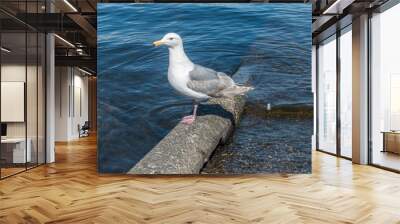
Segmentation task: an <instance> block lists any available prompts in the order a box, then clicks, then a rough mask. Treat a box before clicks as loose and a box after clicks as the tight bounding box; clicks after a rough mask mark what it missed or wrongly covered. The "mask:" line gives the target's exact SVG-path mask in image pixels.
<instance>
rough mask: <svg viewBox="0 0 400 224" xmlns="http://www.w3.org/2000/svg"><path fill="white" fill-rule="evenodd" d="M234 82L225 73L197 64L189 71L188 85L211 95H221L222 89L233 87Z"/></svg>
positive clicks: (194, 89) (192, 88)
mask: <svg viewBox="0 0 400 224" xmlns="http://www.w3.org/2000/svg"><path fill="white" fill-rule="evenodd" d="M233 84H234V82H233V80H232V79H231V78H230V77H229V76H227V75H226V74H225V73H222V72H216V71H214V70H212V69H209V68H206V67H203V66H201V65H196V64H195V65H194V68H193V70H192V71H190V72H189V82H188V83H187V87H188V88H189V89H191V90H193V91H196V92H200V93H204V94H206V95H208V96H211V97H219V96H220V94H219V92H220V91H222V90H224V89H226V88H228V87H231V86H232V85H233Z"/></svg>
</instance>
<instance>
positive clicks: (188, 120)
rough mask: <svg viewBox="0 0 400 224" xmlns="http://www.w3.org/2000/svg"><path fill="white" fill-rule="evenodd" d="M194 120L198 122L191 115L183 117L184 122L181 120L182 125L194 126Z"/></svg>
mask: <svg viewBox="0 0 400 224" xmlns="http://www.w3.org/2000/svg"><path fill="white" fill-rule="evenodd" d="M194 120H196V116H194V115H189V116H185V117H183V118H182V120H181V123H184V124H192V123H193V122H194Z"/></svg>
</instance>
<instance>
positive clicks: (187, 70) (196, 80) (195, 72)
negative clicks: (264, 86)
mask: <svg viewBox="0 0 400 224" xmlns="http://www.w3.org/2000/svg"><path fill="white" fill-rule="evenodd" d="M153 44H154V45H155V46H160V45H165V46H167V47H168V50H169V66H168V81H169V83H170V84H171V85H172V87H173V88H174V89H176V90H177V91H178V92H179V93H181V94H183V95H185V96H188V97H190V98H192V99H193V114H192V115H190V116H185V117H184V118H183V119H182V121H181V122H182V123H184V124H192V123H193V122H194V121H195V119H196V113H197V107H198V105H199V103H200V102H201V101H205V100H207V99H209V98H211V97H215V98H220V97H228V98H232V97H234V96H236V95H243V94H245V93H246V92H248V91H250V90H252V89H253V87H248V86H240V85H237V84H235V82H234V81H233V80H232V78H231V77H229V76H228V75H226V74H225V73H223V72H217V71H214V70H212V69H210V68H206V67H203V66H201V65H197V64H194V63H193V62H192V61H190V59H189V58H188V56H186V54H185V51H184V49H183V41H182V38H181V37H180V36H179V35H178V34H176V33H168V34H166V35H165V36H164V37H163V38H162V39H161V40H158V41H155V42H153Z"/></svg>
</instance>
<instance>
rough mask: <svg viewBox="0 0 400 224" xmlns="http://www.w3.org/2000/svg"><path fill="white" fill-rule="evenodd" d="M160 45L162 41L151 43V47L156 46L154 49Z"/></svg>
mask: <svg viewBox="0 0 400 224" xmlns="http://www.w3.org/2000/svg"><path fill="white" fill-rule="evenodd" d="M162 44H164V42H163V41H162V40H157V41H154V42H153V45H154V46H156V47H158V46H160V45H162Z"/></svg>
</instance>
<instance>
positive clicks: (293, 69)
mask: <svg viewBox="0 0 400 224" xmlns="http://www.w3.org/2000/svg"><path fill="white" fill-rule="evenodd" d="M98 9H99V10H98V71H99V75H98V97H99V100H98V102H99V106H98V107H99V125H100V127H99V170H100V171H101V172H126V171H127V170H129V169H130V168H131V167H132V166H133V165H134V164H135V163H136V162H138V161H139V160H140V159H141V158H142V157H143V156H144V155H145V154H146V153H147V152H148V151H149V150H150V149H151V148H152V147H153V146H155V145H156V144H157V143H158V142H159V141H160V140H161V139H162V138H163V137H164V136H165V135H166V134H167V133H168V132H169V131H170V130H171V129H172V128H173V127H174V126H175V125H176V124H177V123H178V122H179V120H180V119H181V117H182V116H184V115H187V114H188V113H190V110H191V101H190V99H187V98H185V97H183V96H180V95H178V94H177V93H176V92H175V91H174V90H173V89H172V88H171V87H170V85H169V83H168V80H167V70H168V50H167V49H166V48H163V47H159V48H155V47H153V46H152V44H151V43H152V42H153V41H155V40H158V39H160V38H162V36H163V35H164V34H166V33H168V32H176V33H178V34H180V35H181V36H182V38H183V40H184V47H185V51H186V53H187V55H188V56H189V57H190V58H191V60H192V61H193V62H195V63H197V64H201V65H203V66H206V67H210V68H213V69H215V70H217V71H222V72H225V73H227V74H230V75H233V77H234V79H236V80H237V81H239V82H240V81H243V80H248V82H249V83H250V84H251V85H253V86H254V87H255V88H256V89H255V91H253V92H251V93H250V94H249V95H248V102H249V104H256V105H267V104H268V103H270V104H271V105H272V108H274V107H278V106H280V105H287V106H289V107H290V105H296V106H299V105H300V106H304V107H305V108H310V106H311V105H312V94H311V74H310V73H311V70H310V63H311V60H310V59H311V53H310V52H311V11H310V10H311V7H310V5H306V4H98ZM260 108H265V107H260ZM261 110H262V109H261ZM261 113H263V111H261ZM312 128H313V127H312V120H311V118H309V117H307V118H284V117H283V118H282V117H280V118H269V117H264V116H255V115H254V114H253V112H252V111H251V110H249V111H247V112H246V113H245V114H244V117H243V119H242V122H241V123H240V127H238V129H237V131H236V132H235V136H234V138H233V139H232V143H231V144H230V145H228V146H225V147H222V148H220V149H218V150H216V152H215V153H214V155H213V158H212V159H211V161H210V162H209V163H208V164H206V166H205V168H204V169H203V172H204V173H255V172H289V173H291V172H293V173H299V172H309V171H310V154H311V150H310V148H311V147H310V144H311V143H310V141H311V134H312Z"/></svg>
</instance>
